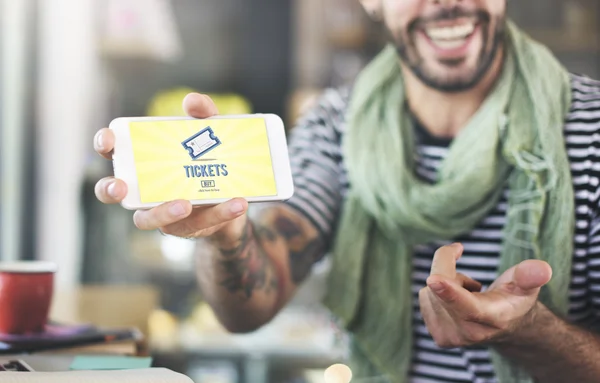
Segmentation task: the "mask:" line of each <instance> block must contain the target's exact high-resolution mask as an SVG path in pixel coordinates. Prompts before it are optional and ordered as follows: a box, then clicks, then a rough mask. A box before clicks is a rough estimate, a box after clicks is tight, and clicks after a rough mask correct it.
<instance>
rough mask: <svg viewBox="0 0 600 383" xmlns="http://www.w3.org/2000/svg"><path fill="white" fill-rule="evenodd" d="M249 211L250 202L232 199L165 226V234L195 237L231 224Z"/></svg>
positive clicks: (196, 211)
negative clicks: (197, 234) (228, 223)
mask: <svg viewBox="0 0 600 383" xmlns="http://www.w3.org/2000/svg"><path fill="white" fill-rule="evenodd" d="M247 210H248V202H247V201H246V200H244V199H241V198H236V199H232V200H230V201H227V202H224V203H222V204H219V205H216V206H212V207H210V208H206V209H195V210H194V211H192V214H190V216H189V217H187V219H185V220H184V221H180V222H175V223H173V224H171V225H168V226H165V227H164V228H163V229H162V230H163V232H164V233H165V234H172V235H177V236H186V237H188V236H195V235H196V233H198V232H200V231H203V230H207V229H210V228H213V227H215V226H218V225H222V224H224V223H227V222H230V221H232V220H234V219H236V218H238V217H240V216H241V215H243V214H245V213H246V211H247Z"/></svg>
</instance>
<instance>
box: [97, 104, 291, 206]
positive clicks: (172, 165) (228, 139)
mask: <svg viewBox="0 0 600 383" xmlns="http://www.w3.org/2000/svg"><path fill="white" fill-rule="evenodd" d="M109 128H110V129H112V131H113V132H114V135H115V147H114V153H113V167H114V174H115V177H116V178H119V179H121V180H123V181H124V182H125V183H126V184H127V187H128V193H127V196H126V197H125V199H124V200H123V201H122V203H121V205H122V206H123V207H124V208H126V209H129V210H138V209H139V210H144V209H150V208H152V207H155V206H158V205H160V204H162V203H165V202H169V201H173V200H179V199H183V200H188V201H190V202H191V203H192V205H214V204H218V203H221V202H225V201H227V200H230V199H232V198H244V199H246V200H247V201H248V202H249V203H252V202H271V201H284V200H287V199H289V198H290V197H291V196H292V195H293V193H294V184H293V181H292V173H291V169H290V161H289V157H288V147H287V141H286V135H285V128H284V124H283V121H282V120H281V118H279V117H278V116H276V115H273V114H253V115H236V116H215V117H211V118H207V119H195V118H190V117H121V118H117V119H115V120H113V121H112V122H111V124H110V126H109Z"/></svg>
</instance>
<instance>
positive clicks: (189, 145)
mask: <svg viewBox="0 0 600 383" xmlns="http://www.w3.org/2000/svg"><path fill="white" fill-rule="evenodd" d="M182 144H183V147H184V148H185V149H186V150H187V151H188V153H189V155H190V157H192V159H193V160H196V159H198V158H200V157H202V156H203V155H205V154H206V153H208V152H210V151H211V150H213V149H214V148H216V147H217V146H219V145H221V140H219V138H218V137H217V136H216V135H215V132H214V131H213V130H212V128H211V127H210V126H209V127H207V128H205V129H203V130H201V131H200V132H199V133H196V134H194V135H193V136H192V137H190V138H188V139H187V140H185V141H183V143H182Z"/></svg>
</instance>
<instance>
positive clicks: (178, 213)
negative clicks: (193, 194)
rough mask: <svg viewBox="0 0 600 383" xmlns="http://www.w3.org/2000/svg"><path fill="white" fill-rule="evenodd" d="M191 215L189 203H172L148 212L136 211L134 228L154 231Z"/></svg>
mask: <svg viewBox="0 0 600 383" xmlns="http://www.w3.org/2000/svg"><path fill="white" fill-rule="evenodd" d="M191 213H192V204H191V203H190V202H189V201H173V202H168V203H165V204H162V205H160V206H157V207H155V208H153V209H150V210H138V211H136V212H135V214H134V215H133V221H134V223H135V226H137V227H138V229H140V230H156V229H158V228H161V227H163V226H168V225H171V224H173V223H175V222H177V221H181V220H182V219H184V218H186V217H187V216H189V215H190V214H191Z"/></svg>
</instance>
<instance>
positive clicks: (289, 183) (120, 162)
mask: <svg viewBox="0 0 600 383" xmlns="http://www.w3.org/2000/svg"><path fill="white" fill-rule="evenodd" d="M248 118H262V119H264V120H265V124H266V129H267V136H268V140H269V149H270V151H271V158H272V163H273V172H274V175H275V183H276V185H277V195H276V196H265V197H246V196H242V195H240V196H238V197H239V198H244V199H246V200H247V201H248V202H249V203H255V202H275V201H285V200H287V199H289V198H291V197H292V195H293V194H294V183H293V180H292V172H291V168H290V160H289V155H288V147H287V139H286V132H285V127H284V123H283V121H282V119H281V118H280V117H279V116H277V115H274V114H243V115H224V116H214V117H209V118H206V119H202V120H215V119H220V120H223V119H248ZM182 120H198V119H196V118H192V117H119V118H116V119H114V120H113V121H112V122H111V123H110V125H109V129H111V130H112V131H113V133H114V135H115V146H114V152H113V171H114V175H115V177H116V178H118V179H120V180H122V181H124V182H125V183H126V184H127V189H128V190H127V196H126V197H125V199H124V200H123V201H122V202H121V205H122V206H123V207H124V208H125V209H128V210H145V209H151V208H153V207H156V206H159V205H161V204H163V203H165V202H169V201H162V202H156V203H142V201H141V200H140V194H139V185H138V179H137V174H136V170H135V163H134V156H133V148H132V143H131V136H130V132H129V124H130V123H131V122H143V121H182ZM230 199H231V198H219V199H205V200H191V201H190V202H191V204H192V205H194V206H203V205H216V204H219V203H222V202H225V201H228V200H230Z"/></svg>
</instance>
